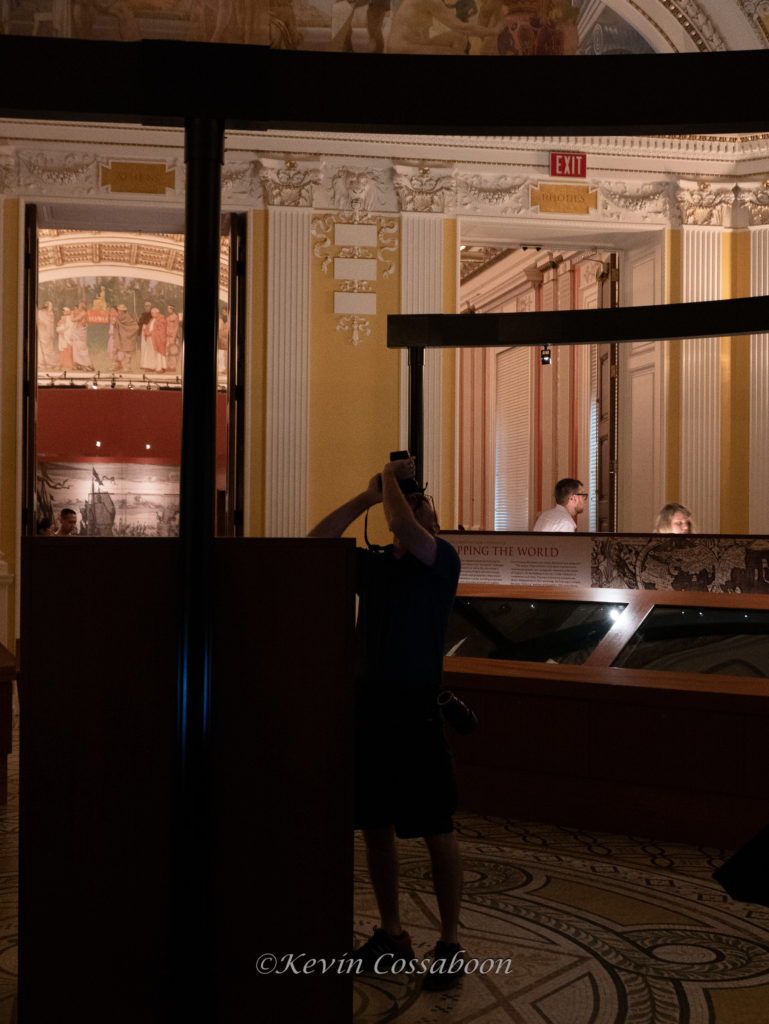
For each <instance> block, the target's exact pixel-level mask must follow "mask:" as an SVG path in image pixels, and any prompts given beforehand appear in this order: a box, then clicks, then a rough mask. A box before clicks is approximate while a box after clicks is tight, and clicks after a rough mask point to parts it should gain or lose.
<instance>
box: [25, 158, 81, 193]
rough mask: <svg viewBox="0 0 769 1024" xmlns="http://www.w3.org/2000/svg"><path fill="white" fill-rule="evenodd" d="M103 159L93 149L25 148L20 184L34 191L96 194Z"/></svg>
mask: <svg viewBox="0 0 769 1024" xmlns="http://www.w3.org/2000/svg"><path fill="white" fill-rule="evenodd" d="M100 163H101V161H100V160H99V158H98V157H97V156H95V155H94V154H93V153H60V152H29V151H21V152H20V153H19V175H18V188H19V191H20V192H22V193H24V192H26V193H31V194H38V193H41V192H42V193H51V192H54V193H58V192H66V193H67V194H68V195H75V196H80V195H88V194H92V193H94V192H98V191H99V166H100Z"/></svg>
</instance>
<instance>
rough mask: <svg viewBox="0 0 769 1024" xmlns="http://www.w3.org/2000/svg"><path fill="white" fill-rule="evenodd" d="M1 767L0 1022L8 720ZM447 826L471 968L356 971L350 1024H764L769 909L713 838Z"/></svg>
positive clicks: (8, 840)
mask: <svg viewBox="0 0 769 1024" xmlns="http://www.w3.org/2000/svg"><path fill="white" fill-rule="evenodd" d="M9 776H10V778H9V800H8V803H7V804H6V805H5V806H2V807H0V1024H15V1015H14V1005H15V993H16V971H17V967H16V964H17V958H16V953H17V942H18V926H17V918H16V910H17V892H18V857H17V848H18V732H16V735H15V736H14V753H13V755H12V756H11V758H10V762H9ZM457 824H458V834H459V838H460V844H461V849H462V856H463V861H464V868H465V890H464V895H463V903H462V933H461V938H462V941H463V944H464V946H465V948H466V949H467V951H468V956H470V957H472V958H474V959H475V960H477V961H478V964H479V967H478V969H476V970H475V971H473V972H472V973H469V974H467V975H466V977H465V978H464V979H463V980H462V983H461V985H460V986H459V987H458V988H457V989H454V990H452V991H450V992H445V993H423V992H422V991H421V988H420V986H419V980H418V979H417V978H416V977H414V976H403V975H400V976H399V975H384V976H381V977H374V976H368V975H363V976H360V977H358V978H357V979H356V982H355V990H354V1006H353V1015H352V1019H353V1020H354V1021H355V1024H385V1022H389V1021H398V1024H433V1022H438V1021H450V1022H451V1024H471V1022H472V1024H769V908H767V907H762V906H758V905H755V904H747V903H740V902H738V901H735V900H732V899H731V898H730V897H728V896H727V895H726V894H725V893H724V892H723V890H722V889H721V888H720V886H718V885H716V883H715V882H713V880H712V878H711V875H712V872H713V870H714V868H715V867H716V866H718V865H719V864H720V863H721V862H722V859H723V856H724V854H723V852H722V851H719V850H715V849H699V848H697V847H691V846H684V845H680V844H673V843H652V842H649V841H647V840H644V839H640V838H630V837H626V836H614V835H605V834H599V833H586V832H582V831H579V830H578V829H573V828H561V827H557V826H553V825H542V824H536V823H528V822H518V821H507V820H504V819H495V818H481V817H478V816H474V815H471V814H462V815H460V816H459V818H458V822H457ZM400 849H401V861H402V889H403V893H404V896H403V905H402V911H403V919H404V924H405V926H406V927H407V928H408V929H409V931H410V933H411V936H412V940H413V943H414V948H415V951H416V953H417V955H418V956H426V955H427V954H428V952H429V951H430V949H431V948H432V946H433V945H434V943H435V939H436V926H437V916H436V909H435V902H434V898H433V895H432V888H431V885H430V878H429V866H428V860H427V856H426V853H425V850H424V846H423V844H422V843H421V841H419V840H407V841H404V842H402V843H401V845H400ZM355 853H356V878H355V893H356V895H355V920H354V931H355V939H356V944H358V943H360V942H362V941H364V940H365V938H367V937H368V935H370V933H371V930H372V928H373V927H374V925H375V924H376V911H375V904H374V899H373V895H372V893H371V888H370V884H369V881H368V877H367V874H366V870H365V853H364V849H363V844H362V841H361V840H360V838H359V837H356V841H355ZM492 961H494V962H495V963H494V967H496V965H497V963H500V962H501V966H500V969H499V970H493V969H490V968H489V965H490V964H491V962H492ZM482 964H483V965H484V969H481V965H482ZM212 1024H216V1022H212ZM339 1024H343V1022H341V1021H340V1022H339Z"/></svg>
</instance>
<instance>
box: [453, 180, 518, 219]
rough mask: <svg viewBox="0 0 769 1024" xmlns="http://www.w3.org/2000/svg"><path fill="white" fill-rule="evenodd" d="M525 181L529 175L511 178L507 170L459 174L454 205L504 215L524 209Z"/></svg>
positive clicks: (474, 210)
mask: <svg viewBox="0 0 769 1024" xmlns="http://www.w3.org/2000/svg"><path fill="white" fill-rule="evenodd" d="M528 185H529V179H528V178H513V177H511V176H510V175H509V174H497V175H485V174H460V175H459V176H458V177H457V192H456V205H457V208H458V210H459V211H461V212H465V213H481V212H489V213H494V214H496V215H499V214H502V215H503V216H514V215H515V214H519V213H527V212H529V200H528Z"/></svg>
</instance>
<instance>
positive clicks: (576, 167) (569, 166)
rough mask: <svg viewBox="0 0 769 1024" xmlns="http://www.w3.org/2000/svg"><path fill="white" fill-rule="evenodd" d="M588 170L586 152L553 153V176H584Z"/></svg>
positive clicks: (551, 166)
mask: <svg viewBox="0 0 769 1024" xmlns="http://www.w3.org/2000/svg"><path fill="white" fill-rule="evenodd" d="M586 170H587V156H586V154H585V153H551V154H550V177H551V178H584V177H585V171H586Z"/></svg>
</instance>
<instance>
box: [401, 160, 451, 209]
mask: <svg viewBox="0 0 769 1024" xmlns="http://www.w3.org/2000/svg"><path fill="white" fill-rule="evenodd" d="M393 187H394V188H395V192H396V194H397V196H398V201H399V203H400V208H401V210H402V211H403V212H404V213H447V212H448V211H449V210H451V209H453V207H454V205H455V196H456V187H457V186H456V181H455V179H454V175H453V172H452V170H451V169H450V168H445V167H440V168H436V167H429V166H427V165H422V166H419V167H414V166H410V165H405V164H394V165H393Z"/></svg>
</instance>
